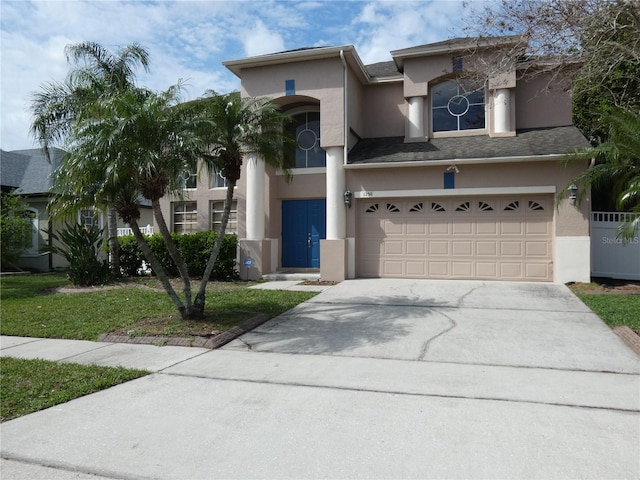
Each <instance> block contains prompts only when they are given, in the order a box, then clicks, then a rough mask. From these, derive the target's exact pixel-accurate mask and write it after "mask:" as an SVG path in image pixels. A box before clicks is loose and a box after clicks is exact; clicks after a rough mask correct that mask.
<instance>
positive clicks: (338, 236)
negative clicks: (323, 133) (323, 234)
mask: <svg viewBox="0 0 640 480" xmlns="http://www.w3.org/2000/svg"><path fill="white" fill-rule="evenodd" d="M326 152H327V180H326V181H327V240H342V239H344V238H345V233H346V210H345V209H346V208H347V207H346V205H345V204H344V190H345V173H344V165H343V163H344V158H343V157H344V148H343V147H329V148H327V149H326Z"/></svg>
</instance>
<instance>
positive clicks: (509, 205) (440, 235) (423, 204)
mask: <svg viewBox="0 0 640 480" xmlns="http://www.w3.org/2000/svg"><path fill="white" fill-rule="evenodd" d="M552 200H553V199H552V198H551V196H535V195H534V196H532V197H531V198H527V197H526V196H522V197H513V198H502V197H487V198H473V197H471V198H466V199H465V198H459V199H457V198H445V199H424V198H422V199H420V198H415V199H411V198H409V199H400V200H397V199H396V200H394V199H389V200H378V201H370V200H359V201H358V210H357V211H358V219H357V235H356V237H357V245H356V255H357V274H358V275H359V276H368V277H394V278H401V277H411V278H478V279H496V280H498V279H504V280H540V281H550V280H552V273H553V264H552V239H553V230H552V226H553V222H552V220H553V212H554V209H553V208H552V206H553V201H552Z"/></svg>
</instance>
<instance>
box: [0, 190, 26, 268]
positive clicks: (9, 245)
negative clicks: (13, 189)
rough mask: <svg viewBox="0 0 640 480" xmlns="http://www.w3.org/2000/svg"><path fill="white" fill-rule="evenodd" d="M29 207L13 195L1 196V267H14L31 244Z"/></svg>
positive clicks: (4, 194)
mask: <svg viewBox="0 0 640 480" xmlns="http://www.w3.org/2000/svg"><path fill="white" fill-rule="evenodd" d="M28 214H29V212H28V211H27V206H26V205H25V203H24V202H23V200H22V198H21V197H19V196H18V195H15V194H13V193H3V194H1V195H0V235H1V236H0V265H2V266H3V267H6V266H7V265H13V264H14V263H16V262H17V261H18V259H19V258H20V254H21V253H22V252H23V251H24V249H25V248H27V247H28V246H29V245H30V244H31V235H32V234H33V233H32V226H31V219H30V218H29V216H28Z"/></svg>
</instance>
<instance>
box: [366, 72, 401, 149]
mask: <svg viewBox="0 0 640 480" xmlns="http://www.w3.org/2000/svg"><path fill="white" fill-rule="evenodd" d="M363 102H364V105H363V107H362V111H363V113H364V118H365V119H366V121H365V127H364V138H375V137H398V136H403V135H404V130H405V115H406V105H405V101H404V97H403V96H402V84H401V83H385V84H380V85H371V86H368V87H366V88H365V91H364V95H363Z"/></svg>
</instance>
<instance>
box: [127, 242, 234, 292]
mask: <svg viewBox="0 0 640 480" xmlns="http://www.w3.org/2000/svg"><path fill="white" fill-rule="evenodd" d="M171 237H172V238H173V241H174V242H175V243H176V246H177V248H178V251H179V252H180V254H181V255H182V258H183V259H184V261H185V263H186V264H187V267H188V268H189V275H191V276H193V277H201V276H202V274H203V273H204V268H205V266H206V265H207V260H208V259H209V255H210V253H211V250H212V249H213V244H214V242H215V240H216V232H198V233H190V234H178V233H172V234H171ZM146 238H147V242H149V247H151V251H152V252H153V253H154V255H155V256H156V257H157V258H158V260H159V261H160V263H162V265H163V266H164V268H165V269H166V271H167V273H168V274H169V275H170V276H176V277H177V276H178V275H179V272H178V269H177V267H176V265H175V263H174V262H173V260H172V258H171V257H170V256H169V252H168V251H167V249H166V247H165V246H164V242H163V241H162V237H161V236H160V234H158V233H156V234H153V235H150V236H148V237H146ZM118 243H119V244H120V267H121V269H122V273H123V274H124V275H127V276H131V277H133V276H136V275H140V272H141V270H142V264H143V261H146V259H145V257H144V255H143V254H142V252H141V251H140V247H138V243H137V242H136V239H135V238H134V237H133V235H125V236H121V237H118ZM237 245H238V238H237V237H236V236H235V235H225V236H224V241H223V242H222V247H221V248H220V253H219V254H218V259H217V261H216V264H215V265H214V267H213V272H212V273H211V279H213V280H232V279H235V278H238V272H237V270H236V249H237ZM147 263H148V262H147Z"/></svg>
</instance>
